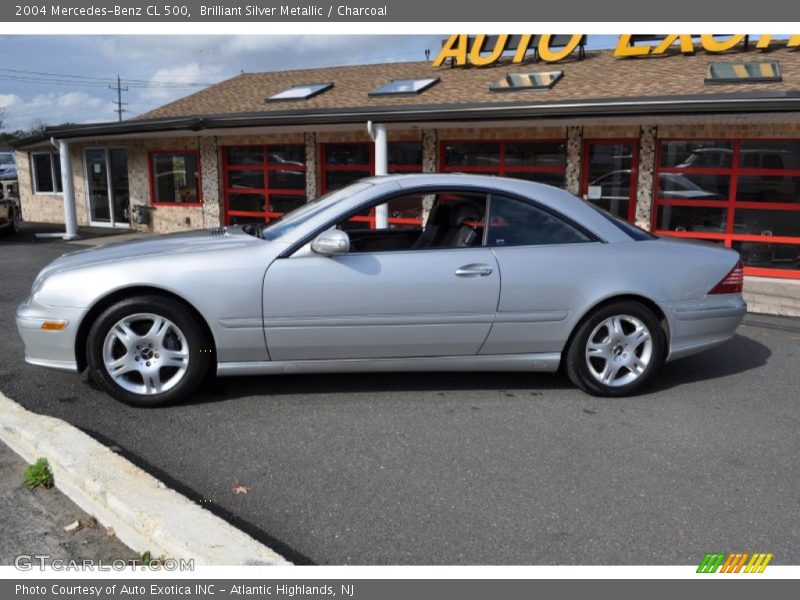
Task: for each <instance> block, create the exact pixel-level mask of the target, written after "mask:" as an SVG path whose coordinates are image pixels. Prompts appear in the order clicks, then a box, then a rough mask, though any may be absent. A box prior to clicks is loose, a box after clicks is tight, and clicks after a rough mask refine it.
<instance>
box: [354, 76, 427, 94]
mask: <svg viewBox="0 0 800 600" xmlns="http://www.w3.org/2000/svg"><path fill="white" fill-rule="evenodd" d="M438 82H439V78H438V77H428V78H424V79H393V80H392V81H390V82H389V83H385V84H383V85H382V86H380V87H377V88H375V89H374V90H372V91H371V92H370V93H369V95H370V96H397V95H405V94H421V93H422V92H424V91H425V90H427V89H428V88H429V87H431V86H433V85H435V84H437V83H438Z"/></svg>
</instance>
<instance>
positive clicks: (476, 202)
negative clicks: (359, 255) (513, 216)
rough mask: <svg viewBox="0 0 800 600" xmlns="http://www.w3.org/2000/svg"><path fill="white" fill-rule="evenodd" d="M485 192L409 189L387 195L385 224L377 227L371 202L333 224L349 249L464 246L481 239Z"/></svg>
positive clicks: (377, 249)
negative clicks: (343, 234)
mask: <svg viewBox="0 0 800 600" xmlns="http://www.w3.org/2000/svg"><path fill="white" fill-rule="evenodd" d="M486 198H487V196H486V194H483V193H469V192H456V191H453V192H451V191H445V190H442V191H425V192H412V193H408V194H403V195H400V196H395V197H393V198H391V199H389V200H388V201H387V202H386V204H387V207H388V216H389V222H388V227H387V228H384V229H378V228H377V227H376V225H377V224H376V220H375V206H371V207H368V208H366V209H364V210H362V211H361V212H360V213H359V214H358V215H355V216H353V217H350V218H349V219H348V220H346V221H342V222H340V223H338V224H337V226H338V227H339V229H343V230H345V231H347V232H348V234H349V236H350V248H351V252H376V251H388V250H393V251H397V250H426V249H432V248H467V247H474V246H480V245H481V244H482V243H483V237H484V230H485V223H486V219H485V217H486Z"/></svg>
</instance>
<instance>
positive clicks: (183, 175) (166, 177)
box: [152, 151, 200, 204]
mask: <svg viewBox="0 0 800 600" xmlns="http://www.w3.org/2000/svg"><path fill="white" fill-rule="evenodd" d="M199 162H200V161H199V160H198V153H197V152H192V151H189V152H154V153H153V155H152V165H153V179H154V181H153V202H154V203H162V202H165V203H178V204H195V203H197V202H199V201H200V167H199Z"/></svg>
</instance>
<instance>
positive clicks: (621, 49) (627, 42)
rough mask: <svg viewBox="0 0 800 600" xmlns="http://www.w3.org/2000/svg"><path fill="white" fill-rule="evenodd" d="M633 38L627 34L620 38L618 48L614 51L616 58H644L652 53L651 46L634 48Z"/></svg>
mask: <svg viewBox="0 0 800 600" xmlns="http://www.w3.org/2000/svg"><path fill="white" fill-rule="evenodd" d="M631 37H633V36H631V35H630V34H628V33H626V34H624V35H621V36H619V40H618V41H617V47H616V48H615V49H614V56H616V57H617V58H622V57H623V56H644V55H645V54H649V53H650V46H634V45H632V44H631Z"/></svg>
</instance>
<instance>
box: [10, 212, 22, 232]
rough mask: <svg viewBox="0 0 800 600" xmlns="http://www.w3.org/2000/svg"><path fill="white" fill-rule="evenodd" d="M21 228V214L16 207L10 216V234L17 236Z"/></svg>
mask: <svg viewBox="0 0 800 600" xmlns="http://www.w3.org/2000/svg"><path fill="white" fill-rule="evenodd" d="M21 226H22V213H21V212H20V210H19V208H17V207H16V206H15V207H14V209H13V211H12V216H11V233H12V234H17V233H19V230H20V228H21Z"/></svg>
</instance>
